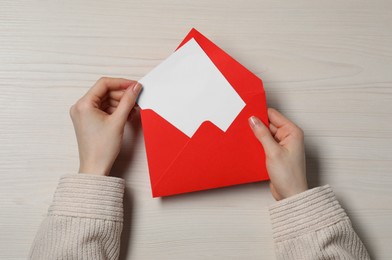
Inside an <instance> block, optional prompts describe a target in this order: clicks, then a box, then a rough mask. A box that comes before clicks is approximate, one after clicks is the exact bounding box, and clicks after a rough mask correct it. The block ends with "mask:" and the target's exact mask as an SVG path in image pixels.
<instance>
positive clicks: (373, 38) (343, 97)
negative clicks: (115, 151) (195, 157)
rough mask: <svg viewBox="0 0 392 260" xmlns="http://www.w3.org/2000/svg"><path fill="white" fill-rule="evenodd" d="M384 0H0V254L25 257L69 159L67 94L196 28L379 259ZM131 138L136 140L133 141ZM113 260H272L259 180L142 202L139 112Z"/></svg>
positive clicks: (126, 157)
mask: <svg viewBox="0 0 392 260" xmlns="http://www.w3.org/2000/svg"><path fill="white" fill-rule="evenodd" d="M391 10H392V2H391V1H387V0H379V1H365V0H355V1H354V0H345V1H338V0H332V1H310V0H309V1H308V0H300V1H272V0H262V1H260V0H254V1H247V0H245V1H235V0H228V1H222V0H218V1H207V0H199V1H190V0H187V1H179V0H171V1H158V0H151V1H124V0H122V1H121V0H115V1H103V0H96V1H92V0H86V1H76V0H73V1H44V0H39V1H28V0H24V1H12V0H5V1H1V3H0V90H1V92H0V174H1V181H0V208H1V210H0V258H1V259H25V258H26V255H27V253H28V250H29V247H30V245H31V242H32V239H33V237H34V235H35V232H36V231H37V229H38V226H39V225H40V222H41V221H42V219H43V217H44V216H45V214H46V210H47V208H48V205H49V203H50V201H51V198H52V194H53V191H54V189H55V187H56V184H57V180H58V178H59V176H61V175H63V174H66V173H73V172H76V170H77V167H78V161H77V159H78V158H77V146H76V140H75V137H74V133H73V127H72V123H71V121H70V119H69V116H68V109H69V107H70V106H71V105H72V104H73V103H74V102H75V101H76V100H77V99H78V98H79V97H80V96H81V95H82V94H83V93H84V92H85V91H86V90H87V89H88V88H89V87H90V86H91V85H92V84H93V83H94V82H95V80H96V79H98V78H99V77H100V76H102V75H107V76H124V77H129V78H134V79H139V78H140V77H142V76H143V75H144V74H145V73H147V72H148V71H149V70H150V69H151V68H153V67H154V66H155V65H157V64H158V63H159V62H160V61H161V60H163V59H164V58H165V57H167V56H168V55H169V54H170V53H171V52H172V51H173V50H174V49H175V47H176V46H177V44H178V43H179V42H180V41H181V39H182V38H183V37H184V36H185V34H186V33H187V32H188V31H189V30H190V28H192V27H195V28H197V29H199V30H200V31H201V32H203V33H204V34H205V35H206V36H208V37H209V38H211V39H212V40H213V41H214V42H216V43H217V44H218V45H220V46H221V47H222V48H223V49H224V50H226V51H227V52H228V53H230V54H231V55H232V56H233V57H235V58H236V59H237V60H239V61H240V62H241V63H243V64H244V65H245V66H246V67H248V68H249V69H251V70H252V71H253V72H255V73H256V74H257V75H258V76H260V77H261V78H262V79H263V80H264V84H265V89H266V91H267V96H268V97H267V98H268V103H269V105H270V106H272V107H276V108H278V109H280V110H281V111H282V112H283V113H285V114H286V115H287V116H288V117H290V118H291V119H292V120H294V121H295V122H297V123H298V125H300V126H301V127H302V128H303V129H304V131H305V134H306V148H307V159H308V175H309V182H310V183H311V185H312V186H316V185H323V184H327V183H329V184H331V186H332V187H333V189H334V190H335V191H336V194H337V196H338V198H339V200H340V201H341V202H342V204H343V206H344V207H345V208H346V210H347V212H348V214H349V216H350V218H351V219H352V221H353V225H354V228H355V229H356V231H357V232H358V234H359V235H360V237H361V238H362V240H363V241H364V243H365V244H366V246H367V248H368V249H369V251H370V253H371V256H372V257H373V258H374V259H390V257H391V256H392V248H391V247H390V245H391V244H392V223H391V220H392V204H391V202H390V198H391V196H392V189H391V188H392V174H391V168H392V120H391V118H392V73H391V72H392V14H391ZM131 144H132V145H131ZM123 148H124V149H123V152H122V154H121V155H120V157H119V160H118V162H117V163H116V165H115V168H114V171H116V172H117V173H118V172H122V173H123V176H124V177H125V178H126V180H127V193H126V200H125V206H126V219H125V228H124V232H123V240H122V248H121V259H274V258H275V256H274V251H273V243H272V238H271V227H270V220H269V215H268V210H267V207H268V205H270V204H272V203H273V199H272V197H271V195H270V194H269V190H268V186H267V184H266V183H256V184H249V185H241V186H236V187H230V188H224V189H217V190H211V191H205V192H198V193H195V194H187V195H182V196H176V197H173V198H166V199H152V198H151V191H150V186H149V178H148V169H147V162H146V157H145V150H144V141H143V136H142V133H141V130H140V123H138V121H137V120H136V121H135V123H134V124H133V125H132V126H131V127H130V128H129V131H128V130H127V134H126V138H125V141H124V147H123Z"/></svg>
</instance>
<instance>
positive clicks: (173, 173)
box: [141, 29, 269, 197]
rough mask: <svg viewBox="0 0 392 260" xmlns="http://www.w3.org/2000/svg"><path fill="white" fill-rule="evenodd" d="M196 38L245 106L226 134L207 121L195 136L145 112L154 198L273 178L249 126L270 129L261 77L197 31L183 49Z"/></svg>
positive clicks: (144, 120) (188, 38) (184, 41)
mask: <svg viewBox="0 0 392 260" xmlns="http://www.w3.org/2000/svg"><path fill="white" fill-rule="evenodd" d="M192 38H194V39H195V40H196V42H197V43H198V44H199V45H200V47H201V48H202V49H203V50H204V52H205V53H206V54H207V56H208V57H209V58H210V59H211V61H212V62H213V63H214V64H215V66H216V67H217V68H218V69H219V71H220V72H221V73H222V74H223V76H224V77H225V78H226V80H227V81H228V82H229V83H230V84H231V86H232V87H233V88H234V89H235V90H236V92H237V93H238V95H239V96H240V97H241V98H242V100H243V101H244V102H245V103H246V105H245V107H244V108H243V109H242V111H241V112H240V113H239V114H238V116H237V117H236V118H235V120H234V121H233V122H232V124H231V125H230V127H229V128H228V129H227V130H226V132H223V131H222V130H221V129H219V128H218V127H216V126H215V125H214V124H213V123H211V122H209V121H206V122H204V123H203V124H202V125H200V127H199V128H198V130H197V131H196V132H195V134H194V135H193V136H192V137H191V138H189V137H188V136H187V135H185V134H184V133H183V132H181V131H180V130H178V129H177V128H176V127H175V126H173V125H172V124H170V123H169V122H168V121H166V120H165V119H164V118H162V117H161V116H160V115H158V114H157V113H155V112H154V111H153V110H151V109H144V110H141V120H142V125H143V132H144V139H145V146H146V152H147V160H148V167H149V172H150V181H151V189H152V195H153V197H162V196H169V195H174V194H180V193H186V192H193V191H200V190H206V189H212V188H218V187H224V186H230V185H236V184H242V183H250V182H256V181H262V180H268V179H269V177H268V173H267V169H266V165H265V154H264V150H263V148H262V146H261V144H260V143H259V141H258V140H257V139H256V138H255V136H254V134H253V132H252V130H251V128H250V127H249V124H248V118H249V117H250V116H252V115H255V116H257V117H259V118H260V119H261V120H262V121H263V122H264V123H265V124H266V125H268V116H267V105H266V98H265V92H264V89H263V83H262V81H261V79H259V78H258V77H257V76H256V75H254V74H253V73H252V72H250V71H249V70H247V69H246V68H245V67H244V66H242V65H241V64H240V63H238V62H237V61H236V60H234V59H233V58H232V57H230V56H229V55H228V54H227V53H225V52H224V51H223V50H221V49H220V48H219V47H218V46H216V45H215V44H214V43H212V42H211V41H210V40H208V39H207V38H206V37H205V36H203V35H202V34H201V33H199V32H198V31H197V30H195V29H192V30H191V31H190V32H189V34H188V35H187V36H186V37H185V39H184V40H183V42H182V43H181V44H180V46H179V47H178V48H181V46H182V45H183V44H185V43H186V42H187V41H189V40H190V39H192ZM200 105H203V104H202V103H201V104H200Z"/></svg>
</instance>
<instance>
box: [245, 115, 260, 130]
mask: <svg viewBox="0 0 392 260" xmlns="http://www.w3.org/2000/svg"><path fill="white" fill-rule="evenodd" d="M248 121H249V124H250V126H251V127H252V128H255V127H258V126H259V125H260V123H261V122H260V120H259V119H258V118H257V117H255V116H251V117H249V119H248Z"/></svg>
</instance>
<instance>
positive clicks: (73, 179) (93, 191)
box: [48, 174, 125, 222]
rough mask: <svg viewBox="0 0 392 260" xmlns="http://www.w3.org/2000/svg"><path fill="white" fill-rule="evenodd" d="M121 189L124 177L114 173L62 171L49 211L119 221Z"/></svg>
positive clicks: (121, 203)
mask: <svg viewBox="0 0 392 260" xmlns="http://www.w3.org/2000/svg"><path fill="white" fill-rule="evenodd" d="M124 189H125V181H124V180H123V179H120V178H116V177H110V176H96V175H90V174H69V175H65V176H63V177H61V178H60V182H59V184H58V186H57V189H56V192H55V194H54V198H53V202H52V204H51V206H50V207H49V213H48V214H49V215H61V216H70V217H82V218H94V219H102V220H111V221H120V222H122V221H123V196H124Z"/></svg>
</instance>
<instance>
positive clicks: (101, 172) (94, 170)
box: [79, 163, 110, 176]
mask: <svg viewBox="0 0 392 260" xmlns="http://www.w3.org/2000/svg"><path fill="white" fill-rule="evenodd" d="M79 173H82V174H91V175H98V176H108V175H109V173H110V167H99V166H97V165H91V164H82V163H81V164H80V166H79Z"/></svg>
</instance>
